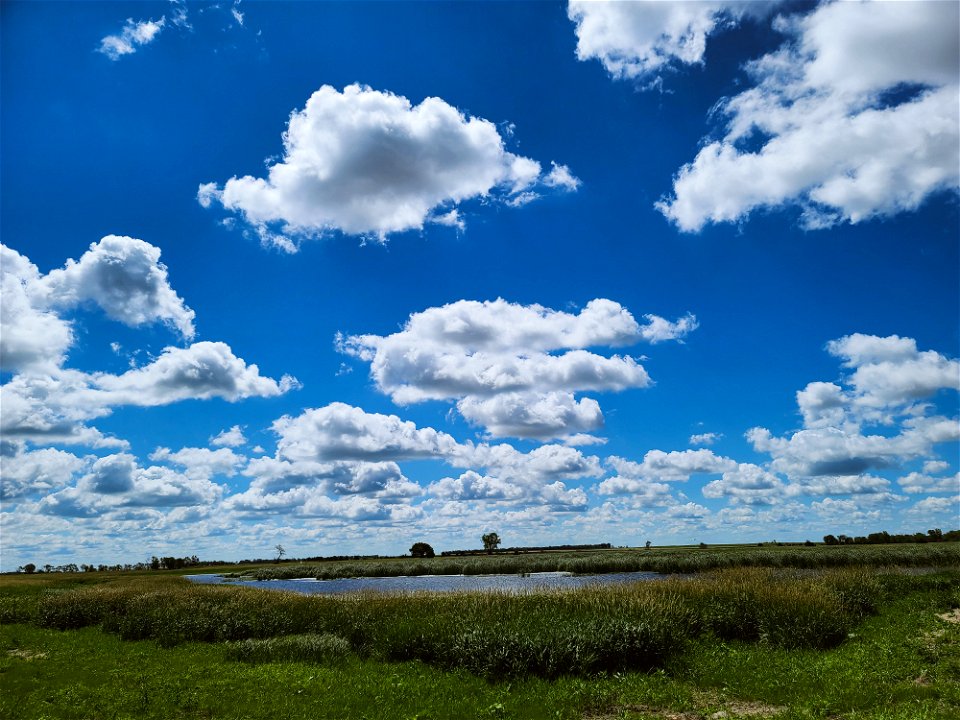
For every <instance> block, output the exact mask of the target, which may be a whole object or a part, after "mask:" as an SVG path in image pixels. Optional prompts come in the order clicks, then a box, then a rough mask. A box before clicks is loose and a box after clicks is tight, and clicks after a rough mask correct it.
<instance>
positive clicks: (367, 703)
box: [0, 569, 960, 720]
mask: <svg viewBox="0 0 960 720" xmlns="http://www.w3.org/2000/svg"><path fill="white" fill-rule="evenodd" d="M958 588H960V572H958V571H957V570H951V571H944V572H941V573H936V574H925V575H907V574H897V573H889V572H876V571H871V570H864V569H858V570H843V571H838V572H828V573H825V574H821V573H818V574H810V573H805V574H802V575H801V576H797V574H796V573H790V572H783V571H771V570H758V569H747V570H741V571H733V572H730V571H727V572H721V573H718V574H716V575H710V576H705V577H698V578H695V579H685V578H675V579H672V580H669V581H666V582H658V583H648V584H645V585H637V586H632V587H625V588H604V589H602V590H601V589H590V590H577V591H565V592H559V593H547V594H545V595H536V596H526V597H516V596H500V595H480V596H476V595H475V596H409V597H402V598H389V597H383V596H359V597H354V598H317V597H302V596H291V595H288V594H286V593H269V592H265V591H255V590H247V589H243V588H230V587H226V588H224V587H197V586H190V585H186V584H185V583H181V582H177V581H175V580H173V579H171V578H155V577H147V578H141V579H136V580H133V581H132V580H130V579H120V578H116V579H114V580H113V581H111V582H108V583H105V584H102V585H99V586H95V587H88V588H83V587H81V588H76V587H57V585H56V584H55V583H53V584H47V585H46V586H45V587H41V586H31V585H29V584H25V583H21V584H19V585H17V586H11V585H8V584H7V583H3V584H2V585H0V598H2V608H3V610H2V617H0V620H2V622H3V625H2V627H0V644H2V650H3V653H2V655H0V684H2V687H3V693H0V717H4V718H30V719H32V718H41V717H47V718H81V717H89V718H101V717H102V718H107V717H157V718H159V717H197V718H275V717H286V718H308V717H309V718H361V717H365V718H368V719H369V720H373V719H374V718H377V719H379V718H383V719H384V720H386V719H387V718H390V719H391V720H392V719H395V718H396V719H401V718H402V719H410V718H415V717H418V718H420V719H421V720H425V718H434V719H435V720H439V719H441V718H565V719H566V718H591V719H594V720H599V719H601V718H603V719H607V718H610V719H612V718H624V719H631V720H638V719H640V718H646V719H648V720H650V719H652V718H657V719H658V720H666V719H667V718H671V719H673V720H677V719H682V720H699V719H700V718H703V719H706V718H711V717H714V716H715V714H716V713H718V712H721V711H722V712H724V713H725V714H726V715H725V716H726V717H738V716H740V717H753V718H757V717H789V718H801V717H802V718H838V717H843V718H850V720H853V719H854V718H857V720H861V719H870V720H883V719H902V720H907V719H908V718H909V719H911V720H912V719H914V718H921V719H923V718H926V719H929V720H940V719H941V718H942V719H944V720H946V718H954V717H957V716H958V713H960V690H958V684H957V678H958V677H960V625H958V624H955V623H952V622H947V621H946V620H943V619H941V618H940V617H938V616H939V615H941V614H943V615H946V614H947V613H948V611H950V610H951V608H956V607H957V606H960V592H958ZM946 617H948V618H952V617H953V616H951V615H946ZM663 618H665V619H663ZM54 628H74V629H67V630H57V629H54ZM604 628H609V632H608V634H606V635H604V632H605V631H604ZM122 638H128V640H126V641H125V640H124V639H122ZM136 638H139V639H136ZM198 640H203V641H204V642H197V641H198ZM617 642H620V643H625V644H626V647H620V648H619V649H618V651H617V652H616V653H615V654H614V653H610V654H608V655H607V656H606V657H607V658H612V657H617V658H619V657H623V656H627V657H634V661H636V660H637V659H638V658H639V662H638V664H631V665H630V666H629V667H623V666H618V667H603V665H602V658H603V657H604V656H603V654H602V653H601V654H599V655H594V656H592V657H593V659H592V660H589V662H588V661H587V660H586V658H588V657H591V652H592V651H591V648H594V647H597V646H605V645H608V644H612V645H615V644H616V643H617ZM591 643H593V645H591ZM630 648H633V649H634V650H633V651H639V650H641V649H642V651H643V653H642V654H641V655H639V656H630V652H632V651H631V650H630ZM658 653H659V654H658ZM551 657H552V658H553V659H552V660H549V662H547V659H548V658H551ZM578 657H579V658H582V659H580V660H577V658H578ZM545 658H547V659H545ZM561 661H562V663H563V664H564V665H563V666H562V667H561V666H559V665H558V663H560V662H561ZM634 661H631V662H634ZM517 662H520V663H521V664H520V666H519V667H518V666H517V665H516V664H515V663H517ZM550 662H552V663H554V665H550V664H549V663H550ZM577 662H580V663H581V664H580V665H579V666H577V665H576V663H577ZM504 663H505V664H504ZM538 663H541V664H538ZM542 663H547V664H542ZM569 663H573V664H572V665H571V664H569ZM551 667H553V668H555V669H554V670H550V668H551ZM556 668H559V669H560V671H559V672H557V671H556ZM631 668H642V669H643V671H636V670H635V669H631ZM544 669H546V670H548V671H547V672H543V670H544ZM518 670H520V671H518ZM539 675H546V676H548V677H549V678H550V679H546V678H545V677H538V676H539ZM508 676H509V677H508ZM717 717H721V716H717Z"/></svg>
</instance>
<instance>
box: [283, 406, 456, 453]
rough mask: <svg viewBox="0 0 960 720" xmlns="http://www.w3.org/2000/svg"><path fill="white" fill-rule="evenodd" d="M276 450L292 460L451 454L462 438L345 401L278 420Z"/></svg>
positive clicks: (454, 451)
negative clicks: (345, 402)
mask: <svg viewBox="0 0 960 720" xmlns="http://www.w3.org/2000/svg"><path fill="white" fill-rule="evenodd" d="M273 430H274V432H276V433H277V435H279V439H278V441H277V453H278V455H279V457H280V458H282V459H286V460H292V461H302V460H312V461H324V460H366V461H380V460H404V459H413V458H437V457H440V458H442V457H449V456H451V455H453V454H455V453H456V451H457V449H458V447H459V444H458V443H457V441H456V440H454V439H453V438H452V437H451V436H450V435H447V434H446V433H442V432H438V431H437V430H434V429H433V428H418V427H417V426H416V425H415V424H414V423H412V422H410V421H407V420H401V419H400V418H398V417H397V416H396V415H381V414H379V413H368V412H364V411H363V410H361V409H360V408H358V407H353V406H351V405H346V404H344V403H339V402H338V403H332V404H330V405H327V406H326V407H322V408H316V409H309V410H305V411H304V412H303V413H302V414H300V415H299V416H297V417H289V416H284V417H282V418H280V419H279V420H277V421H276V422H274V423H273Z"/></svg>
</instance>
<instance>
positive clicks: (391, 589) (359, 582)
mask: <svg viewBox="0 0 960 720" xmlns="http://www.w3.org/2000/svg"><path fill="white" fill-rule="evenodd" d="M660 577H663V575H661V574H660V573H653V572H631V573H610V574H608V575H570V574H568V573H530V574H527V575H411V576H404V577H365V578H343V579H338V580H314V579H312V578H303V579H299V580H236V579H232V578H224V577H223V576H222V575H187V576H186V578H187V579H188V580H190V581H192V582H195V583H199V584H203V585H211V584H213V585H217V584H226V583H229V584H235V585H241V586H243V587H256V588H265V589H267V590H290V591H293V592H298V593H303V594H304V595H342V594H344V593H355V592H362V591H364V590H367V591H374V592H385V593H403V592H417V591H428V592H456V591H468V592H469V591H488V590H497V591H500V592H510V593H524V592H532V591H535V590H542V589H553V588H578V587H585V586H588V585H622V584H624V583H631V582H638V581H641V580H655V579H657V578H660Z"/></svg>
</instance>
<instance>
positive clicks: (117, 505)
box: [38, 453, 224, 517]
mask: <svg viewBox="0 0 960 720" xmlns="http://www.w3.org/2000/svg"><path fill="white" fill-rule="evenodd" d="M223 493H224V488H223V487H221V486H220V485H217V484H215V483H212V482H210V480H209V478H207V477H190V476H188V475H183V474H181V473H178V472H175V471H173V470H171V469H169V468H165V467H161V466H156V465H154V466H150V467H147V468H143V467H140V466H139V464H138V463H137V459H136V458H135V457H134V456H133V455H130V454H128V453H118V454H116V455H108V456H106V457H102V458H100V459H99V460H97V461H96V462H94V463H93V465H92V467H91V468H90V471H89V472H88V473H87V474H86V475H84V476H83V477H82V478H80V480H79V481H78V482H77V484H76V486H74V487H68V488H66V489H64V490H61V491H59V492H57V493H54V494H52V495H48V496H47V497H45V498H43V500H41V501H40V503H39V504H38V510H39V511H40V512H41V513H44V514H49V515H60V516H67V517H93V516H97V515H102V514H104V513H109V512H112V511H116V510H120V509H123V508H147V507H153V508H157V507H159V508H173V507H187V506H195V505H209V504H211V503H214V502H216V501H218V500H219V499H220V498H221V497H222V496H223Z"/></svg>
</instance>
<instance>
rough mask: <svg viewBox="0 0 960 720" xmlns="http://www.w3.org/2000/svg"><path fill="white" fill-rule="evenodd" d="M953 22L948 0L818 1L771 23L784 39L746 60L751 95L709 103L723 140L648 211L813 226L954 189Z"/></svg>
mask: <svg viewBox="0 0 960 720" xmlns="http://www.w3.org/2000/svg"><path fill="white" fill-rule="evenodd" d="M958 23H960V6H958V4H957V3H954V2H924V3H895V2H890V3H886V2H882V3H873V2H869V3H859V2H837V3H823V4H821V5H820V6H819V7H818V8H817V9H816V10H814V11H813V12H811V13H809V14H807V15H803V16H794V17H789V18H781V19H779V20H778V22H777V23H776V24H775V25H776V27H777V29H779V30H781V31H782V32H784V33H786V34H787V35H788V36H789V38H790V39H789V42H788V43H786V44H785V45H784V46H783V47H782V48H781V49H780V50H778V51H776V52H774V53H771V54H769V55H766V56H764V57H762V58H760V59H759V60H756V61H754V62H752V63H750V65H749V66H748V71H749V73H750V75H751V76H752V78H753V79H754V80H755V82H756V85H755V87H753V88H751V89H749V90H746V91H744V92H742V93H740V94H739V95H736V96H734V97H733V98H730V99H727V100H724V101H723V102H722V103H721V104H720V109H721V110H722V111H723V112H724V113H725V114H726V115H727V117H728V124H727V127H726V134H725V135H724V137H723V138H722V139H721V140H719V141H714V142H710V143H707V144H706V145H705V146H704V147H703V148H702V149H701V150H700V152H699V153H698V154H697V157H696V158H695V159H694V161H693V162H692V163H690V164H688V165H685V166H684V167H683V168H681V170H680V172H679V173H678V175H677V177H676V179H675V181H674V187H673V191H674V194H673V196H672V197H669V198H666V199H665V200H663V201H662V202H660V203H658V207H659V209H660V210H661V211H662V212H663V213H664V214H665V215H666V216H667V217H668V218H669V219H671V220H672V221H673V222H675V223H676V225H677V226H678V227H679V228H680V229H681V230H685V231H694V232H695V231H698V230H700V229H701V228H702V227H703V226H704V225H705V224H706V223H708V222H725V221H727V222H729V221H737V220H739V219H741V218H743V217H744V216H746V215H747V214H749V213H750V212H751V211H753V210H755V209H758V208H769V207H777V206H780V205H783V204H787V203H795V204H798V205H799V206H800V207H802V208H803V209H804V223H805V224H806V226H807V227H810V228H819V227H827V226H830V225H833V224H835V223H837V222H842V221H848V222H854V223H856V222H860V221H862V220H865V219H868V218H871V217H875V216H883V215H891V214H894V213H897V212H900V211H904V210H912V209H915V208H916V207H918V206H919V205H920V204H921V203H922V202H923V201H924V200H925V199H926V198H927V197H929V196H930V195H931V194H932V193H935V192H937V191H941V190H956V189H957V187H958V185H960V168H958V165H957V162H956V158H957V156H958V153H960V93H958V87H960V85H958V83H960V50H958V44H960V43H958V35H957V32H956V28H957V26H958ZM758 142H759V148H758V149H752V148H751V147H750V146H751V144H752V145H754V146H756V144H757V143H758Z"/></svg>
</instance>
